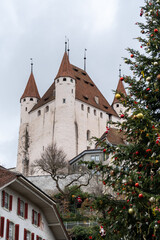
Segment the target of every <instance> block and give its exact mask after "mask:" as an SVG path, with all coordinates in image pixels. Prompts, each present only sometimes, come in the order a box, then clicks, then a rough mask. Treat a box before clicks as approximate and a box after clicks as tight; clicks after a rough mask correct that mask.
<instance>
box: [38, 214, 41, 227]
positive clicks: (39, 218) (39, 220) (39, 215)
mask: <svg viewBox="0 0 160 240" xmlns="http://www.w3.org/2000/svg"><path fill="white" fill-rule="evenodd" d="M40 223H41V214H40V213H38V227H40Z"/></svg>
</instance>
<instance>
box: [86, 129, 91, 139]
mask: <svg viewBox="0 0 160 240" xmlns="http://www.w3.org/2000/svg"><path fill="white" fill-rule="evenodd" d="M90 138H91V131H90V130H87V140H90Z"/></svg>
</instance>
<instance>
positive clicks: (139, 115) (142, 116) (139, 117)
mask: <svg viewBox="0 0 160 240" xmlns="http://www.w3.org/2000/svg"><path fill="white" fill-rule="evenodd" d="M136 117H137V118H138V119H142V118H144V115H143V113H138V114H137V115H136Z"/></svg>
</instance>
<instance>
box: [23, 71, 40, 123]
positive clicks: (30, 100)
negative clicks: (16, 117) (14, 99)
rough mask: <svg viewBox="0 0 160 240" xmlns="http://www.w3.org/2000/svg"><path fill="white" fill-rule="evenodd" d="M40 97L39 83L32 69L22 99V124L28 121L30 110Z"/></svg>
mask: <svg viewBox="0 0 160 240" xmlns="http://www.w3.org/2000/svg"><path fill="white" fill-rule="evenodd" d="M39 99H40V96H39V92H38V89H37V85H36V82H35V79H34V75H33V72H32V71H31V74H30V77H29V80H28V82H27V85H26V88H25V90H24V93H23V95H22V97H21V99H20V103H21V124H23V123H27V122H28V118H29V115H28V113H29V111H30V110H31V109H32V108H33V106H34V105H35V104H37V102H38V100H39Z"/></svg>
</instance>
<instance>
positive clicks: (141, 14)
mask: <svg viewBox="0 0 160 240" xmlns="http://www.w3.org/2000/svg"><path fill="white" fill-rule="evenodd" d="M142 16H143V8H141V11H140V17H142Z"/></svg>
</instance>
